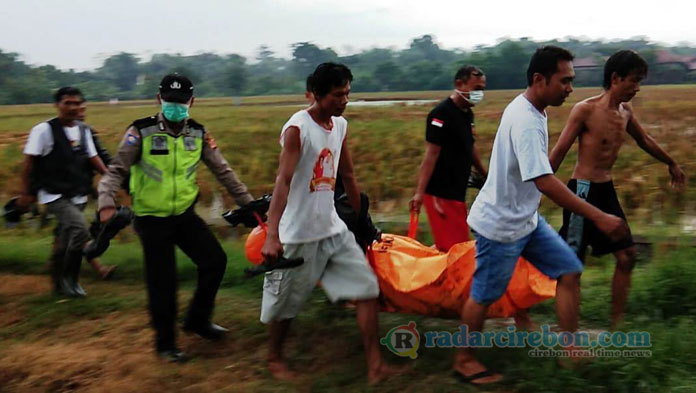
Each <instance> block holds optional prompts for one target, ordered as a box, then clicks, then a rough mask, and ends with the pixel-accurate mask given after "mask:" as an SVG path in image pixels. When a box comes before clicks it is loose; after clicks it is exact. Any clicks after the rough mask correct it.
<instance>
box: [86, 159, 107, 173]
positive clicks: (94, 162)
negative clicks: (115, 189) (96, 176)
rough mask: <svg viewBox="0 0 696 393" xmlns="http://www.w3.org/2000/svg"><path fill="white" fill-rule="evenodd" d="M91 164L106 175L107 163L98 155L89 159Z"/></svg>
mask: <svg viewBox="0 0 696 393" xmlns="http://www.w3.org/2000/svg"><path fill="white" fill-rule="evenodd" d="M89 162H90V164H92V167H94V169H96V171H97V172H99V173H100V174H101V175H104V174H105V173H106V171H107V169H106V165H104V162H103V161H102V160H101V158H99V156H98V155H96V156H94V157H92V158H90V159H89Z"/></svg>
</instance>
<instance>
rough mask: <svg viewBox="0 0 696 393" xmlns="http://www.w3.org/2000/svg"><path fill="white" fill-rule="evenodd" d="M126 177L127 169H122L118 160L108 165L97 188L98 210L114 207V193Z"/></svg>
mask: <svg viewBox="0 0 696 393" xmlns="http://www.w3.org/2000/svg"><path fill="white" fill-rule="evenodd" d="M127 175H128V168H124V167H123V166H121V165H120V162H119V160H118V159H114V162H113V164H111V165H109V167H108V168H107V170H106V173H105V174H104V175H103V176H102V178H101V180H99V185H98V186H97V193H98V210H102V209H104V208H107V207H115V206H116V200H115V196H116V192H117V191H118V189H120V188H121V184H123V179H124V178H125V176H127Z"/></svg>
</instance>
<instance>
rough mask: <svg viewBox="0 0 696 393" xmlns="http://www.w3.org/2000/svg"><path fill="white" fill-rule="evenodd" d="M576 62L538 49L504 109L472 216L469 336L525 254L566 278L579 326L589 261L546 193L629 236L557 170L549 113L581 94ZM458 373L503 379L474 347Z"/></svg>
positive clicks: (475, 380)
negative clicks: (574, 246) (558, 223)
mask: <svg viewBox="0 0 696 393" xmlns="http://www.w3.org/2000/svg"><path fill="white" fill-rule="evenodd" d="M572 60H573V55H572V54H571V53H570V52H568V51H567V50H565V49H562V48H558V47H554V46H545V47H543V48H540V49H538V50H537V51H536V53H535V54H534V55H533V56H532V59H531V61H530V63H529V68H528V69H527V85H528V87H527V89H526V90H525V92H524V93H523V94H520V95H519V96H517V97H516V98H515V99H514V100H513V101H512V102H511V103H510V104H509V105H508V106H507V107H506V108H505V111H504V112H503V116H502V118H501V120H500V126H499V127H498V132H497V134H496V136H495V141H494V142H493V151H492V153H491V160H490V167H489V171H488V178H487V180H486V183H485V185H484V186H483V188H482V189H481V192H480V193H479V194H478V196H477V197H476V200H475V201H474V203H473V205H472V206H471V212H470V213H469V219H468V223H469V226H470V227H471V229H473V230H474V236H475V237H476V271H475V272H474V278H473V283H472V286H471V296H470V297H469V299H468V300H467V302H466V304H465V305H464V309H463V310H462V322H463V324H465V325H467V326H468V329H469V332H472V331H479V332H480V331H481V329H482V327H483V321H484V319H485V316H486V311H487V309H488V306H489V305H490V304H492V303H493V302H495V301H496V300H498V299H499V298H500V297H501V296H502V295H503V294H504V293H505V290H506V289H507V285H508V283H509V282H510V278H511V277H512V273H513V271H514V269H515V265H516V263H517V259H518V258H519V257H520V256H523V257H525V258H526V259H528V260H529V261H530V262H531V263H532V264H533V265H534V266H536V267H537V268H538V269H539V270H540V271H541V272H542V273H544V274H546V275H547V276H549V277H551V278H554V279H557V280H558V285H557V289H556V311H557V314H558V323H559V326H560V327H561V329H562V330H563V331H568V332H574V331H575V330H576V329H577V324H578V305H579V298H578V295H579V280H580V273H581V272H582V264H581V263H580V260H579V259H578V258H577V256H576V255H575V253H574V252H573V251H572V250H571V249H570V247H569V246H568V245H567V244H566V242H565V241H564V240H563V239H562V238H561V237H560V236H559V235H558V234H557V233H556V232H555V231H554V230H553V228H551V226H550V225H548V224H547V223H546V221H545V220H544V218H543V217H541V216H540V215H539V213H538V211H537V209H538V207H539V203H540V201H541V195H542V194H544V195H546V196H547V197H548V198H549V199H551V200H552V201H554V202H556V203H557V204H558V205H559V206H561V207H563V208H566V209H569V210H571V211H573V212H575V213H577V214H579V215H581V216H583V217H586V218H587V219H590V220H592V221H593V222H594V223H595V225H596V226H597V228H599V229H600V230H601V231H603V232H605V233H607V234H608V235H609V236H610V237H617V238H620V237H621V236H624V234H625V233H626V232H627V231H628V227H627V225H626V223H625V221H623V220H622V219H620V218H618V217H616V216H612V215H609V214H606V213H604V212H602V211H600V210H599V209H597V208H595V207H594V206H592V205H590V204H588V203H586V202H584V201H583V200H581V199H580V198H578V197H577V196H575V195H574V194H573V193H572V192H570V191H569V190H568V188H567V187H565V185H564V184H563V183H562V182H561V181H560V180H558V179H557V178H556V177H555V176H554V175H553V170H552V169H551V164H550V162H549V158H548V140H549V137H548V127H547V115H546V111H545V108H546V107H547V106H560V105H561V104H563V102H564V101H565V99H566V98H567V97H568V95H569V94H570V93H571V92H572V91H573V88H572V81H573V78H574V77H575V72H574V71H573V64H572ZM454 369H455V371H456V372H457V373H458V374H459V375H461V377H462V379H463V380H464V381H466V382H469V383H472V384H476V385H483V384H487V383H493V382H497V381H499V380H500V379H502V375H500V374H495V373H492V372H490V371H488V370H487V369H486V368H485V366H483V365H482V364H481V363H479V362H478V360H477V359H476V358H475V356H474V354H473V352H472V349H471V348H465V349H462V350H461V351H460V352H459V353H458V355H457V358H456V360H455V364H454Z"/></svg>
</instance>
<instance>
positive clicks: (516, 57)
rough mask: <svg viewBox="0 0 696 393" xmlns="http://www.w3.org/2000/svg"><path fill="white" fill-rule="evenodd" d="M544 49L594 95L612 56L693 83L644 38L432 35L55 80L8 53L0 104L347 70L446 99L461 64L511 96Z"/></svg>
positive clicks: (176, 61)
mask: <svg viewBox="0 0 696 393" xmlns="http://www.w3.org/2000/svg"><path fill="white" fill-rule="evenodd" d="M546 44H554V45H559V46H562V47H564V48H567V49H569V50H570V51H571V52H573V54H575V56H576V60H577V59H582V60H583V63H585V64H595V67H589V68H582V67H579V68H578V69H577V74H578V76H577V83H576V84H577V85H579V86H600V85H601V81H602V72H601V66H602V65H603V63H604V59H606V58H607V57H608V56H609V55H611V54H612V53H614V52H615V51H617V50H620V49H633V50H636V51H638V52H639V53H640V54H641V55H642V56H643V57H645V58H646V60H647V61H648V63H649V64H650V74H649V76H648V79H647V80H646V82H645V83H647V84H673V83H694V82H696V72H695V71H694V70H690V69H689V67H688V66H684V64H676V63H664V60H661V59H664V57H665V56H664V54H665V53H667V54H669V55H670V56H673V57H674V56H676V57H679V58H686V59H689V58H691V59H692V61H693V65H694V67H696V48H694V47H690V46H686V45H682V46H671V47H665V46H661V45H659V44H655V43H651V42H650V41H648V40H647V39H646V38H642V37H641V38H634V39H629V40H620V41H610V42H606V41H589V40H579V39H572V38H569V39H564V40H553V41H545V42H540V41H534V40H531V39H528V38H519V39H503V40H500V41H499V42H498V43H497V44H495V45H488V46H485V45H480V46H477V47H476V48H474V49H473V50H470V51H464V50H459V49H454V50H448V49H443V48H441V47H440V45H438V43H437V42H436V41H435V38H434V37H433V36H432V35H424V36H421V37H417V38H414V39H413V40H411V42H410V44H409V46H408V47H407V48H405V49H403V50H396V49H393V48H372V49H367V50H363V51H361V52H359V53H357V54H353V55H348V56H339V55H338V54H337V53H336V52H335V51H334V50H333V49H331V48H322V47H320V46H317V45H316V44H314V43H311V42H298V43H294V44H292V46H291V47H292V58H290V59H285V58H281V57H278V56H277V55H276V54H275V53H274V52H273V51H271V50H270V49H269V48H268V47H267V46H265V45H262V46H260V47H259V48H258V51H257V54H256V56H255V58H254V59H247V58H245V57H243V56H240V55H238V54H229V55H221V54H216V53H201V54H197V55H192V56H184V55H180V54H155V55H153V56H152V57H151V58H150V59H149V60H147V61H145V60H143V59H140V58H139V57H138V56H137V55H135V54H132V53H127V52H122V53H118V54H115V55H112V56H110V57H108V58H106V59H105V60H104V62H103V63H102V65H101V66H100V67H99V68H97V69H95V70H93V71H83V72H76V71H74V70H67V71H66V70H61V69H58V68H56V67H54V66H52V65H43V66H31V65H28V64H26V63H24V62H23V61H21V60H20V55H19V54H17V53H9V52H4V51H2V50H0V104H28V103H40V102H50V101H51V100H52V94H53V92H54V91H55V89H57V88H58V87H61V86H67V85H72V86H75V87H78V88H80V89H81V90H82V91H83V92H84V94H85V96H86V98H87V99H88V100H91V101H105V100H110V99H114V98H116V99H121V100H124V99H142V98H150V97H152V96H153V94H154V93H155V92H156V91H157V87H158V84H159V81H160V78H161V77H162V76H163V75H165V74H167V73H169V72H179V73H181V74H185V75H187V76H188V77H189V78H190V79H191V80H192V81H193V83H194V85H195V92H196V96H199V97H220V96H250V95H269V94H298V93H301V92H303V91H304V84H305V79H306V77H307V75H308V74H309V73H310V72H311V71H312V70H313V69H314V67H315V66H316V65H317V64H319V63H322V62H325V61H336V62H341V63H344V64H346V65H348V66H349V67H350V68H351V69H352V71H353V74H354V76H355V80H354V83H353V91H356V92H373V91H374V92H379V91H412V90H446V89H450V88H451V86H452V76H453V75H454V72H455V71H456V69H457V68H459V67H460V66H462V65H464V64H474V65H477V66H479V67H481V68H482V69H483V70H484V72H485V73H486V75H487V77H488V78H487V79H488V88H490V89H518V88H522V87H524V86H525V84H526V82H525V70H526V68H527V63H528V61H529V58H530V56H531V54H532V53H533V52H534V50H535V49H536V48H538V47H539V46H542V45H546Z"/></svg>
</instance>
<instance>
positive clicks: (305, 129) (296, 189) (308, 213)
mask: <svg viewBox="0 0 696 393" xmlns="http://www.w3.org/2000/svg"><path fill="white" fill-rule="evenodd" d="M332 121H333V129H332V130H331V131H329V130H327V129H325V128H323V127H321V126H320V125H319V124H317V123H316V122H315V121H314V119H312V117H311V116H310V115H309V112H307V110H301V111H299V112H297V113H295V114H294V115H292V117H290V119H289V120H288V121H287V123H285V125H284V126H283V129H282V130H281V133H280V145H281V146H282V145H283V138H284V136H285V135H284V133H285V130H287V129H288V128H289V127H290V126H295V127H297V128H299V129H300V150H301V153H300V160H299V162H298V163H297V167H296V168H295V173H294V174H293V176H292V181H291V182H290V193H289V194H288V203H287V206H286V207H285V211H284V212H283V216H282V217H281V218H280V225H279V227H278V235H279V236H280V241H281V243H284V244H293V243H294V244H296V243H308V242H313V241H317V240H321V239H324V238H327V237H330V236H333V235H336V234H338V233H341V232H342V231H344V230H347V229H348V228H347V227H346V224H345V223H344V222H343V220H341V219H340V218H339V217H338V214H337V213H336V208H335V207H334V189H335V188H336V174H337V173H338V162H339V160H340V158H341V146H342V145H343V140H344V139H345V136H346V128H347V125H348V122H347V121H346V119H344V118H343V117H332Z"/></svg>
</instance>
